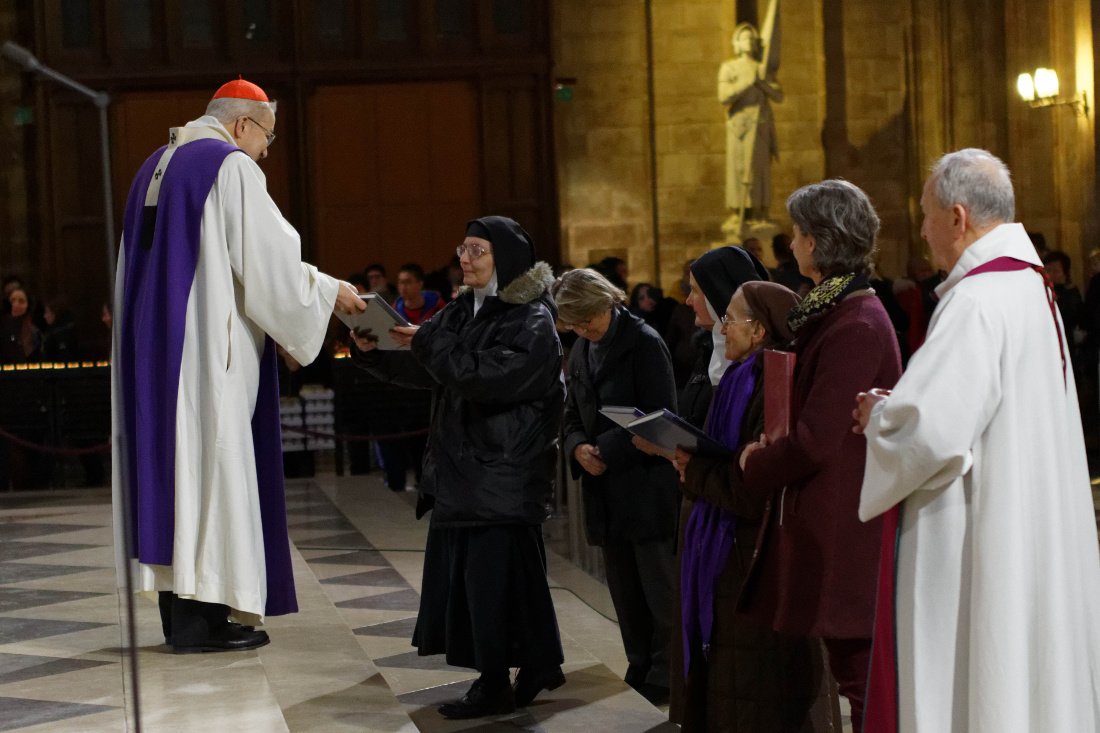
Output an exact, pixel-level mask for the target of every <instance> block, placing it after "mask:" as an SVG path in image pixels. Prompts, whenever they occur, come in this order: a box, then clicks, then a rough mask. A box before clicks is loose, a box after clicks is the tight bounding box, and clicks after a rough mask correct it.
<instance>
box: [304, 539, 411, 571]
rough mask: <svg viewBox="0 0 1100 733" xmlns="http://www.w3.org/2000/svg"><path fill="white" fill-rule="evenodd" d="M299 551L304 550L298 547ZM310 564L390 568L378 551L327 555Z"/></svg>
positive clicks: (356, 551)
mask: <svg viewBox="0 0 1100 733" xmlns="http://www.w3.org/2000/svg"><path fill="white" fill-rule="evenodd" d="M298 549H303V546H302V545H298ZM309 562H310V564H313V563H320V564H321V565H363V566H366V567H377V568H388V567H389V566H390V563H389V561H388V560H386V558H385V557H383V556H382V553H381V552H379V551H378V550H354V551H352V552H341V553H339V554H337V555H326V556H325V557H317V558H314V559H312V560H310V561H309Z"/></svg>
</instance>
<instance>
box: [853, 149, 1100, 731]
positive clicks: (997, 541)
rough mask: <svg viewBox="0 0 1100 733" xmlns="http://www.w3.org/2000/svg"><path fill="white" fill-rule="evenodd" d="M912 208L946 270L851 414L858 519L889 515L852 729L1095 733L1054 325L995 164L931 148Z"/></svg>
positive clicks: (1065, 366) (1098, 566)
mask: <svg viewBox="0 0 1100 733" xmlns="http://www.w3.org/2000/svg"><path fill="white" fill-rule="evenodd" d="M921 207H922V209H923V211H924V222H923V225H922V230H921V234H922V236H923V237H924V239H925V240H926V241H927V242H928V244H929V246H930V247H931V250H932V254H933V256H934V257H935V258H936V259H937V261H938V265H939V266H940V267H941V268H943V269H944V270H945V271H947V272H949V275H948V276H947V279H946V280H945V281H944V282H943V284H941V285H940V286H939V287H938V288H937V294H938V295H939V298H940V302H939V305H938V307H937V308H936V311H935V313H934V314H933V317H932V321H931V324H930V326H929V329H928V338H927V340H926V341H925V343H924V345H923V346H922V347H921V348H920V350H919V351H917V352H916V354H915V355H914V357H913V359H912V361H910V363H909V368H908V371H906V372H905V374H904V375H903V376H902V378H901V380H900V381H899V382H898V383H897V385H896V387H895V388H894V389H893V391H892V392H889V393H888V392H885V391H878V390H876V391H874V392H872V393H869V394H862V395H860V397H859V400H858V402H857V408H856V411H855V413H854V414H855V416H856V418H857V421H858V423H859V425H858V426H857V427H856V430H857V431H859V430H860V429H861V428H862V430H863V432H864V433H865V434H866V437H867V459H866V460H867V462H866V471H865V474H864V481H863V490H862V496H861V500H860V509H859V512H860V518H861V519H863V520H865V521H866V520H869V519H871V518H873V517H877V516H879V515H882V514H885V515H886V523H887V525H890V524H891V521H892V520H894V523H893V526H894V527H896V528H897V529H896V534H890V535H887V536H886V537H884V546H883V558H884V562H889V559H887V556H888V555H889V556H894V550H895V548H896V557H892V559H893V560H894V562H893V564H892V565H885V566H884V567H883V569H882V572H881V573H880V579H879V598H878V606H879V608H878V613H877V614H876V627H875V648H874V652H873V661H872V666H871V682H870V693H869V701H868V707H867V717H866V728H865V730H867V731H868V732H869V733H880V732H886V733H892V732H893V731H903V732H904V733H912V732H919V733H964V732H965V733H1013V732H1015V731H1030V732H1032V733H1071V732H1073V733H1078V732H1081V733H1084V732H1085V731H1097V730H1100V561H1098V555H1097V536H1096V524H1095V517H1094V508H1093V502H1092V496H1091V493H1090V487H1089V473H1088V468H1087V466H1086V462H1085V449H1084V442H1083V438H1082V433H1081V420H1080V415H1079V412H1078V407H1077V396H1076V395H1077V393H1076V389H1075V386H1074V381H1073V371H1072V369H1071V368H1070V367H1069V361H1068V348H1069V345H1068V344H1067V342H1066V335H1065V333H1064V330H1063V328H1062V324H1061V321H1060V319H1059V318H1058V316H1057V312H1056V310H1054V309H1053V307H1052V301H1051V300H1050V297H1051V296H1050V293H1049V291H1048V289H1047V287H1046V286H1045V284H1044V277H1043V276H1042V271H1041V268H1040V266H1039V259H1038V258H1037V256H1036V254H1035V250H1034V249H1033V247H1032V245H1031V243H1030V240H1029V239H1028V237H1027V235H1026V233H1025V232H1024V228H1023V227H1022V226H1021V225H1020V224H1014V223H1009V222H1012V221H1013V219H1014V194H1013V188H1012V182H1011V179H1010V175H1009V172H1008V169H1007V168H1006V167H1005V166H1004V164H1003V163H1002V162H1001V161H1000V160H998V159H997V158H995V157H994V156H992V155H991V154H989V153H988V152H986V151H984V150H976V149H967V150H961V151H958V152H955V153H951V154H948V155H946V156H944V157H943V158H942V159H941V160H940V161H939V162H938V163H937V165H936V166H935V168H934V169H933V171H932V174H931V176H930V178H929V180H928V182H927V183H926V184H925V187H924V193H923V196H922V197H921ZM891 591H892V592H891Z"/></svg>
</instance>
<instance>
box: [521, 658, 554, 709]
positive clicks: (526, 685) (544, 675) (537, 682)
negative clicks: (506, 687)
mask: <svg viewBox="0 0 1100 733" xmlns="http://www.w3.org/2000/svg"><path fill="white" fill-rule="evenodd" d="M564 684H565V675H564V674H562V671H561V667H546V668H545V669H540V670H536V671H534V672H528V671H527V669H526V668H520V670H519V671H518V672H516V684H514V685H512V694H513V695H515V698H516V707H520V708H525V707H527V706H528V705H530V704H531V703H532V702H533V701H534V699H535V697H536V696H537V695H538V694H539V693H540V692H542V691H543V690H556V689H558V688H559V687H561V686H562V685H564Z"/></svg>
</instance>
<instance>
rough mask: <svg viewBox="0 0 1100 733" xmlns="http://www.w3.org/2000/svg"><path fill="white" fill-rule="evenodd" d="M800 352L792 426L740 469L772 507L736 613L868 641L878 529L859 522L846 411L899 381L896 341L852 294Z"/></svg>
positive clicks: (801, 343)
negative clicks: (867, 393) (876, 390)
mask: <svg viewBox="0 0 1100 733" xmlns="http://www.w3.org/2000/svg"><path fill="white" fill-rule="evenodd" d="M796 351H797V353H798V361H797V363H796V366H795V375H794V405H793V408H794V414H795V416H796V423H795V426H794V429H793V430H792V431H791V434H790V435H789V436H787V437H785V438H782V439H780V440H777V441H776V442H775V443H774V444H772V445H770V446H768V447H767V448H764V449H762V450H759V451H757V452H756V453H754V454H753V455H751V456H750V457H749V459H748V461H747V463H746V466H745V475H744V480H745V486H746V488H747V489H750V490H753V491H758V492H762V493H763V494H764V495H766V496H768V497H770V498H771V499H772V501H771V507H770V509H771V511H770V512H769V514H768V517H767V520H766V522H765V524H764V527H763V529H762V533H763V536H762V538H761V542H760V543H759V545H758V546H759V548H760V550H759V554H758V556H757V558H756V559H755V561H754V562H753V565H752V567H751V568H750V570H749V577H748V579H747V580H746V583H745V589H744V591H743V595H742V605H741V608H742V610H744V611H746V612H747V613H749V614H750V615H752V616H754V617H756V618H758V619H759V620H761V621H764V622H770V623H771V625H772V626H773V627H774V628H775V629H776V630H777V631H784V632H787V633H792V634H802V635H809V636H822V637H826V638H839V639H856V638H870V636H871V627H872V624H873V619H874V606H875V586H876V574H877V571H878V558H879V548H880V544H881V541H882V538H881V522H879V521H878V520H875V521H872V522H868V523H866V524H864V523H863V522H860V521H859V517H858V516H857V510H858V507H859V492H860V487H861V485H862V483H863V463H864V454H865V453H866V449H867V444H866V440H865V439H864V437H863V436H862V435H856V434H855V433H853V432H852V409H853V408H854V406H855V398H856V394H857V393H859V392H862V391H866V390H868V389H871V388H872V387H885V388H890V387H893V386H894V384H895V383H896V382H897V380H898V377H899V376H901V356H900V354H899V352H898V342H897V337H896V336H895V334H894V327H893V326H892V325H891V323H890V318H889V317H888V316H887V315H886V310H885V309H884V308H883V307H882V304H881V303H880V302H879V299H878V298H875V297H871V296H854V297H848V298H847V299H845V300H844V301H843V302H841V303H840V304H839V305H838V306H837V307H836V309H835V310H834V311H833V312H831V313H829V314H828V315H826V316H824V317H823V318H821V319H820V320H818V321H816V322H812V323H809V324H807V325H806V326H804V327H803V329H802V330H801V331H800V332H799V333H798V338H797V342H796ZM784 487H786V488H785V489H784Z"/></svg>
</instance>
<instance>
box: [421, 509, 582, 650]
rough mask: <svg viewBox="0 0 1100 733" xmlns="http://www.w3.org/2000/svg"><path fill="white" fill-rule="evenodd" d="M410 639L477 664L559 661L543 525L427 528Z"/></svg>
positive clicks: (556, 628)
mask: <svg viewBox="0 0 1100 733" xmlns="http://www.w3.org/2000/svg"><path fill="white" fill-rule="evenodd" d="M412 641H413V646H415V647H417V648H418V650H419V653H420V654H421V655H427V654H446V655H447V664H450V665H453V666H456V667H470V668H473V669H476V670H478V671H480V672H485V671H487V670H501V669H507V668H509V667H529V668H532V669H536V668H544V667H549V666H555V665H559V664H561V663H562V661H563V660H564V654H563V653H562V647H561V636H560V635H559V633H558V621H557V616H556V615H555V614H554V603H553V601H552V600H551V598H550V588H549V586H548V585H547V582H546V550H545V548H544V546H543V541H542V528H541V527H538V526H526V525H498V526H483V527H441V528H436V527H432V528H430V529H429V530H428V544H427V547H426V549H425V553H424V582H423V586H422V589H421V593H420V615H419V616H418V617H417V621H416V630H415V631H414V632H413V640H412Z"/></svg>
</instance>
